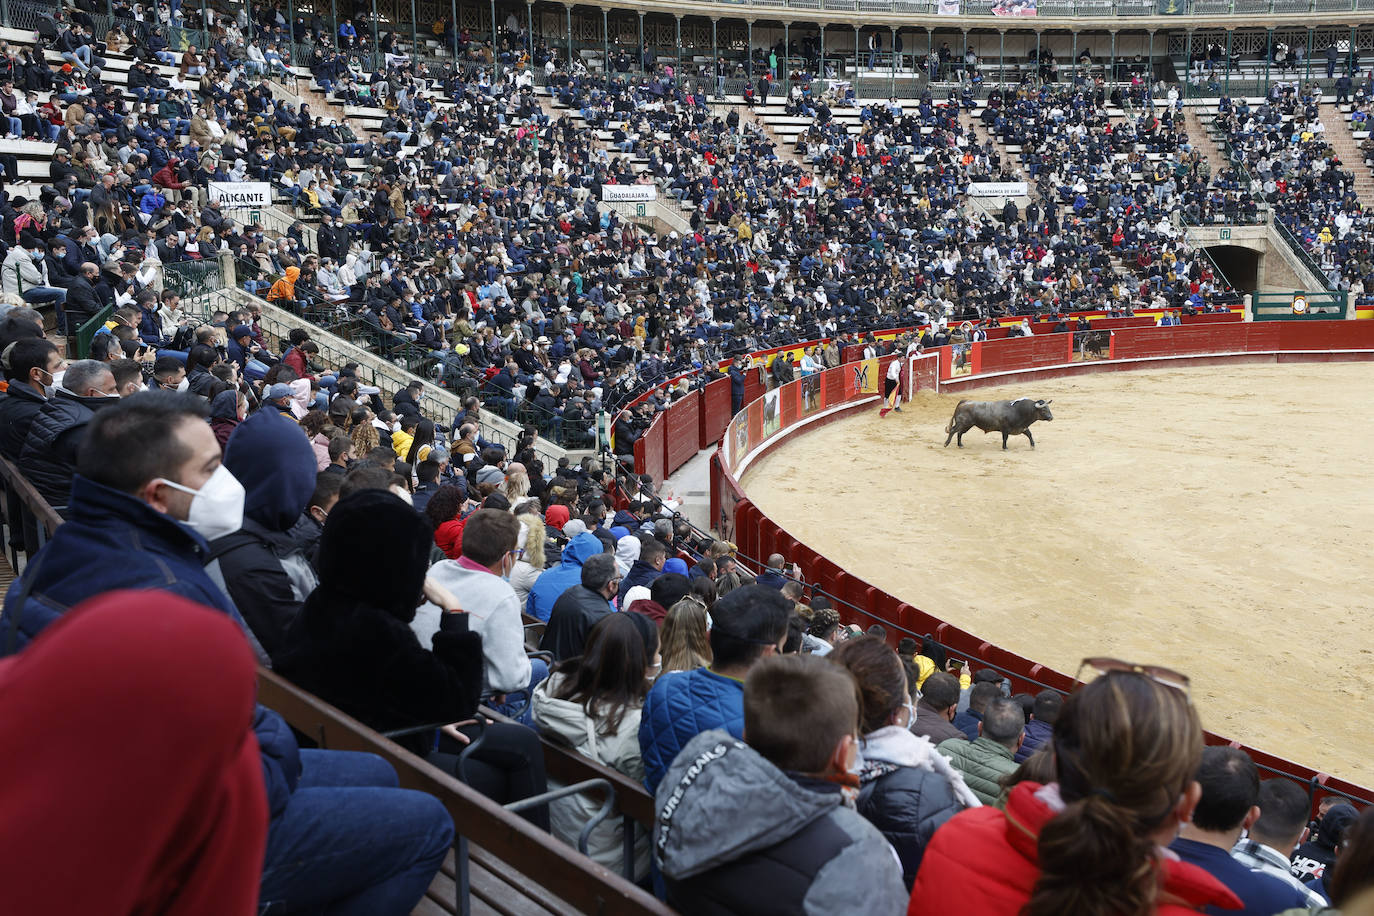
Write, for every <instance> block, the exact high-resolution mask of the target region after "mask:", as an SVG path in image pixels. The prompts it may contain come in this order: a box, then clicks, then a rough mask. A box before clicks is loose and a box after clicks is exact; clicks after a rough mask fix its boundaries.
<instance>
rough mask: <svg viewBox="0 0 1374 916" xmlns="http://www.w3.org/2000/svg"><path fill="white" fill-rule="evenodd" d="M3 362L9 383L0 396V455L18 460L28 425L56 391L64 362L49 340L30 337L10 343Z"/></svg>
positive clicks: (55, 346) (27, 431)
mask: <svg viewBox="0 0 1374 916" xmlns="http://www.w3.org/2000/svg"><path fill="white" fill-rule="evenodd" d="M4 364H5V377H6V378H7V379H9V383H10V384H9V391H8V392H6V393H5V394H4V395H0V455H4V456H5V457H6V458H8V459H9V460H10V461H18V460H19V452H20V451H21V450H22V449H23V448H24V439H25V438H26V437H27V436H28V434H29V426H30V425H31V424H32V423H33V418H34V417H36V416H37V415H38V411H40V410H42V409H43V404H44V402H46V401H47V399H48V398H49V397H51V396H52V394H54V393H55V392H56V391H57V388H56V380H57V377H58V376H59V375H61V374H62V373H63V372H64V371H65V369H66V366H67V361H66V360H65V359H63V358H62V353H61V351H60V350H58V349H57V345H56V344H54V343H53V342H52V341H50V340H47V339H45V338H42V337H30V338H27V339H25V340H19V341H15V342H14V343H12V344H10V346H9V348H8V349H7V350H6V352H5V355H4Z"/></svg>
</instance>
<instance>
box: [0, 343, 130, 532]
mask: <svg viewBox="0 0 1374 916" xmlns="http://www.w3.org/2000/svg"><path fill="white" fill-rule="evenodd" d="M117 403H119V392H118V391H117V390H116V388H115V378H114V373H112V372H111V371H110V367H109V366H107V365H105V364H104V363H102V362H99V361H97V360H93V359H79V360H77V361H76V362H74V363H71V364H70V365H69V366H67V371H66V372H65V373H64V374H63V376H62V384H61V385H59V386H57V389H56V394H55V395H54V396H53V397H51V398H49V399H48V400H47V401H46V402H45V403H44V404H43V406H42V407H40V408H39V409H38V413H36V414H35V415H34V418H33V421H32V423H31V424H30V425H29V433H28V435H27V436H26V437H25V439H24V447H23V448H22V449H20V451H19V470H20V472H21V473H22V474H23V475H24V476H25V477H26V478H28V481H29V483H31V484H33V485H34V488H35V489H37V490H38V492H39V494H40V495H41V496H42V497H43V498H44V499H45V500H47V502H48V504H49V505H50V506H52V507H53V508H63V507H65V506H66V505H67V500H68V497H69V496H70V494H71V487H72V474H73V473H74V472H75V470H76V460H77V451H78V450H79V449H80V447H81V443H82V441H83V440H84V439H85V437H86V427H87V425H88V424H89V423H90V422H91V420H92V418H94V417H95V415H96V412H97V411H100V410H104V409H105V408H106V407H109V406H111V405H113V404H117Z"/></svg>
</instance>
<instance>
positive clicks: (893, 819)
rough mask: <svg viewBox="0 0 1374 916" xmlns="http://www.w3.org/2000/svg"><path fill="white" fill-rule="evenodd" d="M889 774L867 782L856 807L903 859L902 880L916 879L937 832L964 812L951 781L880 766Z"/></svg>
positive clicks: (910, 769) (916, 770)
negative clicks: (923, 857) (942, 825)
mask: <svg viewBox="0 0 1374 916" xmlns="http://www.w3.org/2000/svg"><path fill="white" fill-rule="evenodd" d="M878 766H879V767H881V768H882V769H890V772H888V773H885V774H884V775H881V776H879V777H877V778H876V779H874V780H872V781H868V782H865V783H864V785H863V786H862V788H860V789H859V798H858V803H857V805H856V807H857V809H858V811H859V813H860V814H862V815H863V816H864V817H865V818H866V819H867V820H868V822H869V823H870V824H872V825H873V826H874V827H877V828H878V830H879V831H881V832H882V834H883V836H885V837H887V841H888V842H889V843H891V844H892V848H893V849H895V850H896V851H897V857H898V858H899V859H901V860H902V880H903V881H905V882H906V886H907V887H908V888H910V887H911V883H912V882H913V881H915V880H916V872H917V870H919V869H920V867H921V856H922V855H923V854H924V853H925V849H926V844H927V843H929V842H930V838H931V836H933V835H934V833H935V829H936V828H937V827H939V826H940V825H941V824H943V823H944V822H945V821H947V820H949V819H950V818H951V817H953V816H954V815H956V814H958V813H959V812H960V811H962V810H963V805H961V804H960V803H959V800H958V799H957V798H955V796H954V790H953V789H951V788H950V784H949V781H948V780H946V779H945V778H944V777H943V776H941V775H940V774H938V773H935V772H932V771H930V770H926V769H922V768H920V767H902V766H896V765H894V764H879V765H878Z"/></svg>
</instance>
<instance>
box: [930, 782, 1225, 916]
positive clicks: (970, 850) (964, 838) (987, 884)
mask: <svg viewBox="0 0 1374 916" xmlns="http://www.w3.org/2000/svg"><path fill="white" fill-rule="evenodd" d="M1040 788H1041V787H1040V785H1039V784H1038V783H1033V782H1023V783H1018V784H1017V785H1016V786H1015V787H1014V788H1013V789H1012V790H1011V795H1010V796H1009V797H1008V798H1007V809H1006V811H1005V812H1003V811H999V810H998V809H996V808H993V807H984V808H970V809H968V810H966V811H961V812H959V813H958V814H956V815H954V817H952V818H951V819H950V820H948V821H946V822H945V823H944V825H943V826H941V827H940V829H939V830H937V831H935V836H934V837H932V838H931V841H930V843H929V845H927V846H926V851H925V856H924V858H922V860H921V870H920V871H919V872H917V873H916V883H915V884H914V885H913V886H912V888H911V905H910V906H909V907H908V909H907V916H920V914H924V913H928V912H931V911H933V910H944V909H949V908H951V907H952V908H954V909H956V910H958V911H959V912H961V913H977V914H978V916H1017V914H1018V913H1020V911H1021V908H1022V907H1023V906H1025V904H1026V902H1027V901H1028V900H1030V895H1031V891H1032V890H1033V889H1034V888H1035V882H1036V880H1037V879H1038V878H1039V877H1040V868H1039V865H1038V863H1037V857H1038V856H1037V851H1036V843H1037V841H1038V838H1039V836H1040V828H1041V827H1043V826H1044V825H1045V822H1046V821H1048V820H1049V819H1050V818H1051V817H1053V816H1054V814H1055V812H1054V811H1053V810H1051V809H1050V807H1049V806H1048V805H1047V804H1046V803H1045V802H1043V801H1041V800H1040V799H1038V798H1036V797H1035V793H1036V791H1037V790H1039V789H1040ZM1160 868H1161V870H1162V875H1161V887H1160V901H1161V902H1160V903H1159V905H1158V906H1157V907H1156V909H1155V913H1157V914H1159V916H1185V914H1191V913H1196V912H1197V911H1198V910H1200V909H1202V908H1203V907H1204V906H1208V905H1215V906H1218V907H1220V908H1222V909H1228V910H1238V909H1240V908H1241V902H1240V898H1238V897H1236V895H1235V894H1233V893H1231V891H1230V890H1228V889H1227V888H1226V887H1225V886H1224V885H1223V884H1222V883H1221V882H1220V881H1218V880H1217V879H1216V878H1213V877H1212V876H1211V875H1210V874H1208V873H1207V872H1205V871H1203V870H1202V869H1201V868H1198V867H1197V866H1196V865H1189V864H1188V863H1186V862H1180V861H1178V860H1177V859H1161V860H1160Z"/></svg>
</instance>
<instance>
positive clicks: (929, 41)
mask: <svg viewBox="0 0 1374 916" xmlns="http://www.w3.org/2000/svg"><path fill="white" fill-rule="evenodd" d="M934 50H935V30H934V29H932V28H931V27H930V26H926V60H929V59H930V52H931V51H934ZM937 66H938V65H937ZM933 82H935V75H934V74H931V73H929V72H927V73H926V85H927V86H929V85H930V84H931V83H933Z"/></svg>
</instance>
